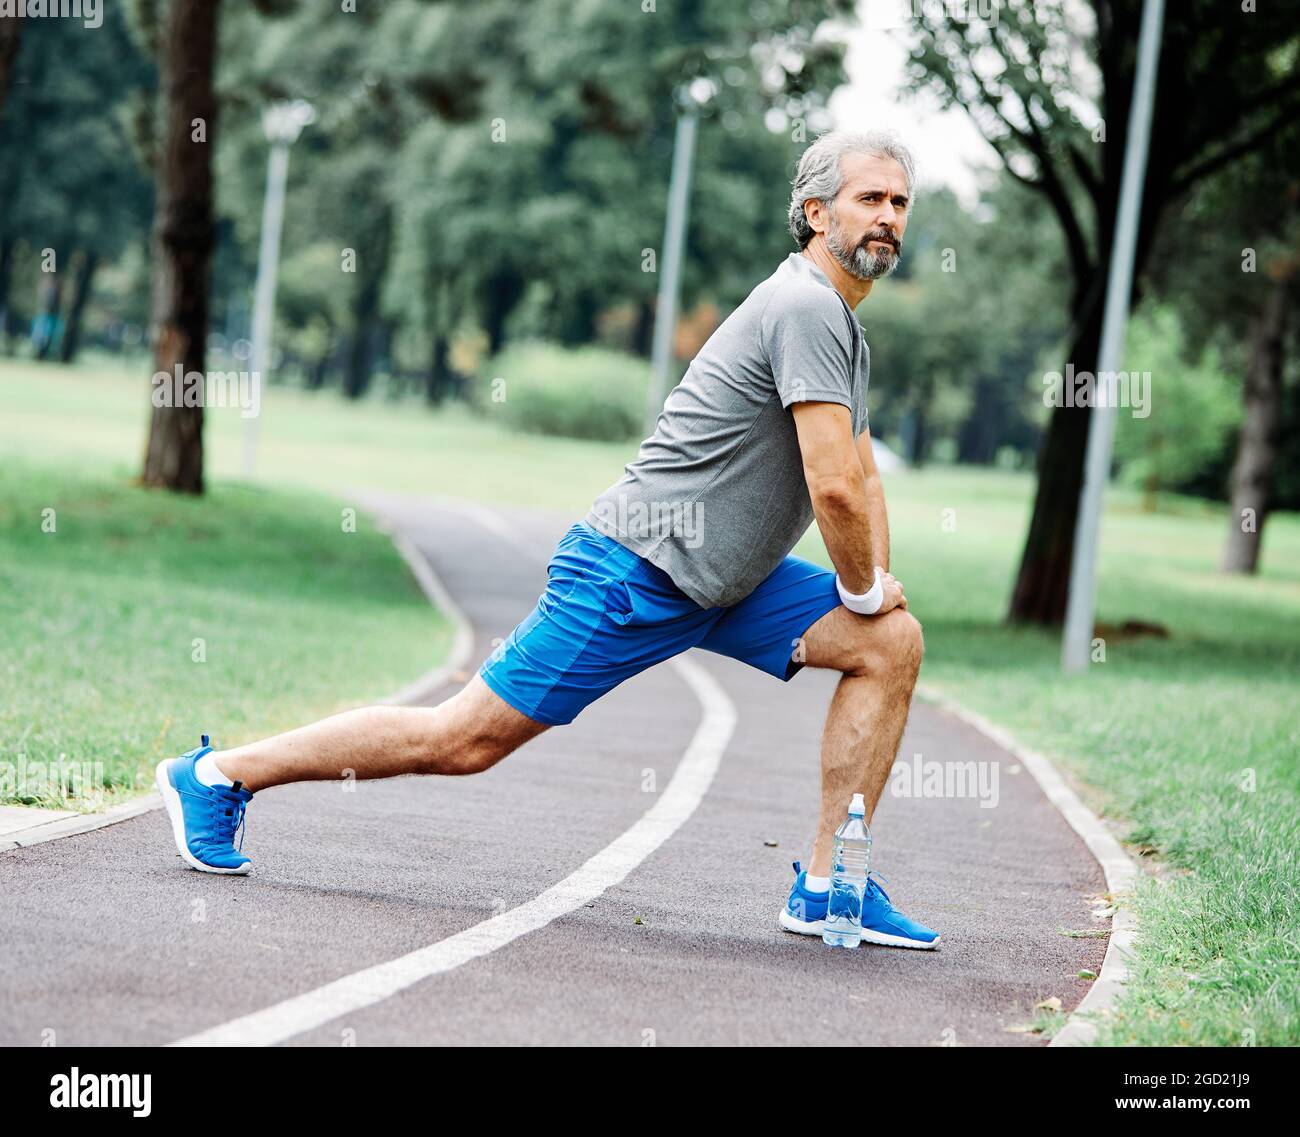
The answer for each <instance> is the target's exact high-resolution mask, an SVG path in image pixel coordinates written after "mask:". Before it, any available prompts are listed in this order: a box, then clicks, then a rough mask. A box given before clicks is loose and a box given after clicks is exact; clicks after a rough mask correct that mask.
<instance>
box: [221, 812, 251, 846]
mask: <svg viewBox="0 0 1300 1137" xmlns="http://www.w3.org/2000/svg"><path fill="white" fill-rule="evenodd" d="M222 805H224V806H225V808H224V809H223V808H222ZM247 806H248V803H247V802H244V801H235V800H233V799H227V800H226V801H225V802H223V803H218V805H217V816H216V823H217V833H218V835H219V836H220V837H221V838H222V839H223V840H226V841H229V842H230V843H231V844H232V845H233V844H234V843H235V835H236V834H238V835H239V851H240V852H241V853H242V852H243V851H244V832H245V828H246V827H245V825H244V815H245V812H246V810H247Z"/></svg>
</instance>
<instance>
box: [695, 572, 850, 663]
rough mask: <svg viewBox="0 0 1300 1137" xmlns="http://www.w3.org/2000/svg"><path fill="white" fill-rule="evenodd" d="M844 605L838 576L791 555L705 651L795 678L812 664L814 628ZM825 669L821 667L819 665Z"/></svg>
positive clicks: (725, 620)
mask: <svg viewBox="0 0 1300 1137" xmlns="http://www.w3.org/2000/svg"><path fill="white" fill-rule="evenodd" d="M836 609H840V610H841V611H845V612H847V611H848V609H845V608H842V607H841V605H840V597H839V593H838V592H837V591H836V588H835V573H834V572H832V571H831V570H829V569H826V568H823V567H822V566H821V565H815V564H813V563H812V562H811V561H806V560H804V559H803V558H802V557H794V556H790V557H786V558H785V560H783V561H782V562H781V563H780V564H779V565H777V567H776V568H775V569H773V570H772V572H771V573H770V574H769V575H768V577H767V579H766V580H764V581H763V583H762V584H760V585H759V586H758V587H757V588H756V589H754V591H753V592H751V593H750V594H749V595H748V596H746V597H745V599H744V600H742V601H741V602H740V603H739V604H736V605H734V606H732V607H731V608H728V609H727V610H726V611H725V613H724V615H723V616H722V617H721V618H720V619H719V620H718V622H717V623H716V624H714V626H713V628H712V630H711V631H710V632H709V634H708V635H707V636H705V637H704V639H703V640H701V641H700V645H699V646H700V647H702V648H704V649H705V650H706V651H713V652H717V653H718V654H719V655H726V656H730V657H731V658H732V659H738V660H740V661H741V662H742V663H748V664H749V665H750V666H751V667H756V668H758V670H760V671H765V672H767V674H769V675H773V676H775V677H776V678H778V679H782V680H788V679H792V678H793V677H794V676H795V675H796V674H798V672H799V669H800V668H801V667H803V666H804V665H805V664H806V663H809V662H810V661H809V660H808V657H807V643H806V640H807V634H808V631H809V629H811V628H812V627H814V626H815V625H817V624H818V622H819V621H821V620H823V619H825V618H826V615H827V613H829V612H834V611H835V610H836ZM818 666H820V665H818Z"/></svg>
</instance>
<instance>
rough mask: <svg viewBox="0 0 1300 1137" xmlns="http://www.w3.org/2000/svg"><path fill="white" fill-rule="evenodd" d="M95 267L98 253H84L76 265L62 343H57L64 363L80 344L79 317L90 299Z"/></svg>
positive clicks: (72, 357)
mask: <svg viewBox="0 0 1300 1137" xmlns="http://www.w3.org/2000/svg"><path fill="white" fill-rule="evenodd" d="M97 268H99V254H98V253H86V254H84V255H83V256H82V258H81V263H80V264H79V265H78V266H77V276H76V280H75V282H74V283H73V286H72V306H71V307H70V308H69V309H68V323H67V326H66V327H65V328H64V329H63V343H62V344H60V345H59V358H60V359H61V360H62V361H63V362H64V363H71V362H72V361H73V360H74V359H76V357H77V348H78V347H79V346H80V345H81V318H82V316H83V315H84V314H85V310H86V302H87V301H88V300H89V299H90V286H91V284H92V283H93V282H94V279H95V270H96V269H97Z"/></svg>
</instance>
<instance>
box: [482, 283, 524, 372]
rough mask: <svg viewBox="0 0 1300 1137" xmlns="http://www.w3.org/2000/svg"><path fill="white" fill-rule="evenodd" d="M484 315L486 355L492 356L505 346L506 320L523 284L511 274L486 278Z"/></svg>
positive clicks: (522, 289)
mask: <svg viewBox="0 0 1300 1137" xmlns="http://www.w3.org/2000/svg"><path fill="white" fill-rule="evenodd" d="M486 289H487V295H486V297H485V300H486V313H485V315H484V318H483V325H484V328H485V329H486V331H487V337H488V355H489V356H494V355H496V354H497V352H499V351H500V350H501V348H502V347H503V346H504V345H505V341H506V319H507V318H508V317H509V315H510V313H511V312H513V311H514V310H515V305H516V304H518V303H519V298H520V297H521V296H522V295H523V294H524V283H523V281H522V280H520V278H519V277H518V276H517V275H516V274H515V273H513V272H497V273H494V274H493V275H492V276H491V277H489V278H488V281H487V284H486Z"/></svg>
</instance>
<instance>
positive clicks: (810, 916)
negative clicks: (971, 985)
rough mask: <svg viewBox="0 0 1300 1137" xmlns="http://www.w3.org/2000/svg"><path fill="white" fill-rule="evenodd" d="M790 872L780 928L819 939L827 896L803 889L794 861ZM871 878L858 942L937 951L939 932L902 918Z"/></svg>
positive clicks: (803, 874) (801, 874)
mask: <svg viewBox="0 0 1300 1137" xmlns="http://www.w3.org/2000/svg"><path fill="white" fill-rule="evenodd" d="M794 871H795V878H794V886H793V887H792V888H791V889H790V898H789V899H788V900H787V901H786V902H785V907H784V908H782V909H781V915H780V917H779V921H780V924H781V927H783V928H784V929H785V930H786V931H787V932H798V933H799V934H800V935H804V936H820V935H821V934H822V929H823V928H824V927H825V925H826V908H827V905H828V904H829V902H830V893H829V892H809V891H808V888H807V887H806V882H807V877H808V874H807V873H806V872H802V871H801V870H800V868H799V862H798V861H795V862H794ZM872 875H877V876H878V875H879V874H878V873H876V872H875V870H874V869H873V870H872V872H871V873H870V874H868V876H867V887H866V890H865V891H864V893H863V896H862V942H863V943H870V944H883V945H884V946H886V947H903V948H919V949H921V950H924V951H929V950H932V949H934V948H937V947H938V946H939V933H938V932H935V931H932V930H931V929H929V928H927V927H926V926H925V925H924V924H920V923H917V921H915V920H912V919H910V918H909V917H907V916H904V915H903V913H901V912H900V911H899V910H898V909H897V908H895V907H894V906H893V904H892V903H890V900H889V897H888V896H887V895H886V894H885V890H884V889H883V888H881V887H880V885H878V884H877V883H876V882H875V881H874V880H872V879H871V876H872ZM881 879H882V880H883V879H884V878H883V877H882V878H881Z"/></svg>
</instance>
